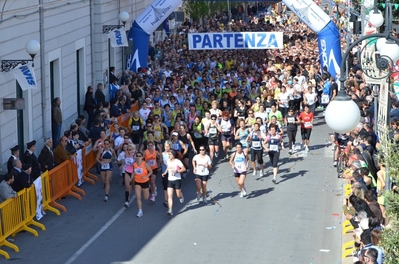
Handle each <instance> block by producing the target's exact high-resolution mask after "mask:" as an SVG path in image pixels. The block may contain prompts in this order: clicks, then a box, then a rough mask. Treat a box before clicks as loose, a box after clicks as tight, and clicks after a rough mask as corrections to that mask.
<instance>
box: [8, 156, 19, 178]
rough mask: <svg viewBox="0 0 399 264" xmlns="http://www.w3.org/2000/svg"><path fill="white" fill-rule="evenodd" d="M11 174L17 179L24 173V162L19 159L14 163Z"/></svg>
mask: <svg viewBox="0 0 399 264" xmlns="http://www.w3.org/2000/svg"><path fill="white" fill-rule="evenodd" d="M12 167H13V168H12V169H11V172H10V173H11V174H12V175H13V176H14V177H15V178H16V177H17V176H18V175H19V174H20V173H21V172H22V161H21V160H19V159H17V160H13V162H12Z"/></svg>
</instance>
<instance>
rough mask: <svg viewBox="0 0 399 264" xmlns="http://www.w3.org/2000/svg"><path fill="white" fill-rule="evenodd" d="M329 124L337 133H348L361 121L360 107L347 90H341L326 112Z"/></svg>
mask: <svg viewBox="0 0 399 264" xmlns="http://www.w3.org/2000/svg"><path fill="white" fill-rule="evenodd" d="M325 120H326V123H327V125H328V126H329V127H330V128H331V129H332V130H333V131H334V132H336V133H348V132H350V131H352V130H353V129H355V128H356V126H357V125H358V124H359V121H360V109H359V107H358V105H357V104H356V103H355V102H354V101H352V100H351V99H350V98H349V97H348V96H347V95H346V94H345V92H341V91H340V92H339V93H338V96H337V97H335V98H334V100H333V101H331V102H330V103H329V104H328V106H327V108H326V112H325Z"/></svg>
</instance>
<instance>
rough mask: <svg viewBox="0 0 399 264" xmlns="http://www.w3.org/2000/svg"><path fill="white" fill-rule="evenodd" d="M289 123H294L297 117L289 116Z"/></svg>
mask: <svg viewBox="0 0 399 264" xmlns="http://www.w3.org/2000/svg"><path fill="white" fill-rule="evenodd" d="M287 122H288V123H294V122H295V117H288V118H287Z"/></svg>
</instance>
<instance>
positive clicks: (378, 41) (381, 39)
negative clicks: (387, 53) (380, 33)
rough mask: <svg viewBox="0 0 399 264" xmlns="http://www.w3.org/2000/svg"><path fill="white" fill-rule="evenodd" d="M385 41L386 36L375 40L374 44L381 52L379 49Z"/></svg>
mask: <svg viewBox="0 0 399 264" xmlns="http://www.w3.org/2000/svg"><path fill="white" fill-rule="evenodd" d="M385 43H387V39H386V38H379V39H378V40H377V43H376V44H375V46H376V48H377V50H378V51H380V52H381V49H382V47H383V46H384V45H385Z"/></svg>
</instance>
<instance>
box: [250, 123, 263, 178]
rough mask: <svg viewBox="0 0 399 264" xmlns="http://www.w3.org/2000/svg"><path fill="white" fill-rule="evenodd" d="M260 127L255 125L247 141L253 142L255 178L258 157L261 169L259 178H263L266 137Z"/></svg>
mask: <svg viewBox="0 0 399 264" xmlns="http://www.w3.org/2000/svg"><path fill="white" fill-rule="evenodd" d="M259 128H260V125H259V124H258V123H255V124H254V130H253V131H252V132H251V133H250V134H249V135H248V138H247V141H250V142H251V163H252V168H253V170H254V171H253V176H256V163H255V159H256V157H258V164H259V167H260V172H259V176H260V177H262V176H263V148H262V145H263V144H262V142H263V141H264V140H265V138H266V135H265V134H264V133H262V131H260V129H259Z"/></svg>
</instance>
